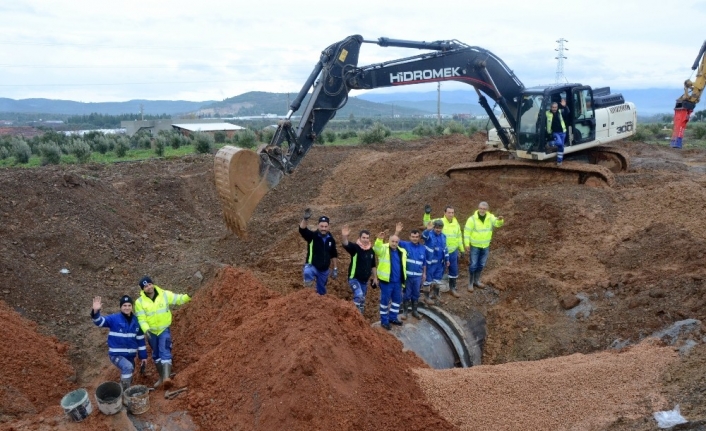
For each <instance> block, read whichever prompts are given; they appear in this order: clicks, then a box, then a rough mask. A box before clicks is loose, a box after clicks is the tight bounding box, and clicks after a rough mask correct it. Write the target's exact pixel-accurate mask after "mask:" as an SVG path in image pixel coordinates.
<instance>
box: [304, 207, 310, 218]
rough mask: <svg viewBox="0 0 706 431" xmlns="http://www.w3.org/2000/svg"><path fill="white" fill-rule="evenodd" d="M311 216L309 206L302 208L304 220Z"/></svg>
mask: <svg viewBox="0 0 706 431" xmlns="http://www.w3.org/2000/svg"><path fill="white" fill-rule="evenodd" d="M310 218H311V208H307V209H305V210H304V220H309V219H310Z"/></svg>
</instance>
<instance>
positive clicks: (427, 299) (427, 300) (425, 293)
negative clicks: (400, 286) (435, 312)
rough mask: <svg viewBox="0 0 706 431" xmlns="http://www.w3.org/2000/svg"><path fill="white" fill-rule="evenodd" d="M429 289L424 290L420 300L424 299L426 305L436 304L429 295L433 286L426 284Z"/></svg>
mask: <svg viewBox="0 0 706 431" xmlns="http://www.w3.org/2000/svg"><path fill="white" fill-rule="evenodd" d="M425 287H426V288H427V290H422V292H421V295H420V296H419V300H420V301H422V302H423V303H424V304H426V305H434V301H432V299H431V298H430V297H429V290H431V286H425Z"/></svg>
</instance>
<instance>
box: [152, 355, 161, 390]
mask: <svg viewBox="0 0 706 431" xmlns="http://www.w3.org/2000/svg"><path fill="white" fill-rule="evenodd" d="M155 366H156V367H157V375H158V376H159V380H157V381H156V382H154V385H153V386H152V387H153V388H154V389H157V388H159V387H160V386H162V381H163V380H164V372H163V371H162V369H163V367H164V365H163V364H162V363H161V362H160V363H158V364H155Z"/></svg>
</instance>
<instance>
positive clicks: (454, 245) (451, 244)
mask: <svg viewBox="0 0 706 431" xmlns="http://www.w3.org/2000/svg"><path fill="white" fill-rule="evenodd" d="M422 220H423V222H424V226H426V225H427V223H429V222H430V221H431V214H426V213H424V218H423V219H422ZM434 220H441V221H443V222H444V228H443V229H441V232H442V233H443V234H444V235H446V248H447V249H448V251H449V254H451V253H453V252H454V251H456V250H457V249H459V248H461V246H462V245H463V238H462V237H461V225H460V224H459V223H458V220H456V217H454V218H453V220H451V221H448V220H447V219H446V216H443V217H441V218H438V219H434Z"/></svg>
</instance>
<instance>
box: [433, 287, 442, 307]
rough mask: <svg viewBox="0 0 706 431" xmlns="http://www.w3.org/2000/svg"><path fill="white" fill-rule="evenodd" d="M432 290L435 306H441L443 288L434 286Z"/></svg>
mask: <svg viewBox="0 0 706 431" xmlns="http://www.w3.org/2000/svg"><path fill="white" fill-rule="evenodd" d="M432 290H433V292H432V295H434V296H433V298H434V305H439V304H441V286H439V285H438V284H434V285H433V288H432Z"/></svg>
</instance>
